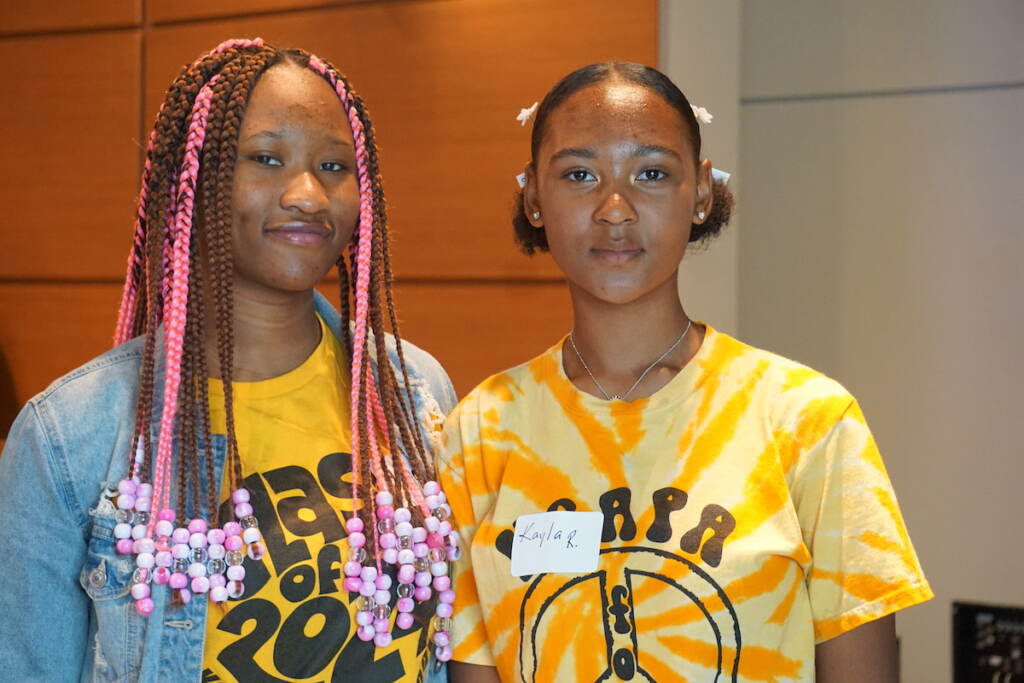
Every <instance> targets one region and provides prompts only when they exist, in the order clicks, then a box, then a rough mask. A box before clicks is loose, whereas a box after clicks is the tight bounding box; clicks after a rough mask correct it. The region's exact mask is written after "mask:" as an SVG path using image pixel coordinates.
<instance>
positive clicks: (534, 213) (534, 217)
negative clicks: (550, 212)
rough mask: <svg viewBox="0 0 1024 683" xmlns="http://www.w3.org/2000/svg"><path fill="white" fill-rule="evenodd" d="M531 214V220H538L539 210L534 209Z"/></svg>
mask: <svg viewBox="0 0 1024 683" xmlns="http://www.w3.org/2000/svg"><path fill="white" fill-rule="evenodd" d="M532 215H533V220H535V221H539V220H540V211H534V212H533V214H532Z"/></svg>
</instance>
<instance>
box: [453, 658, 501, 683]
mask: <svg viewBox="0 0 1024 683" xmlns="http://www.w3.org/2000/svg"><path fill="white" fill-rule="evenodd" d="M448 677H449V680H451V682H452V683H501V679H500V678H498V669H496V668H495V667H493V666H480V665H479V664H466V663H465V662H448Z"/></svg>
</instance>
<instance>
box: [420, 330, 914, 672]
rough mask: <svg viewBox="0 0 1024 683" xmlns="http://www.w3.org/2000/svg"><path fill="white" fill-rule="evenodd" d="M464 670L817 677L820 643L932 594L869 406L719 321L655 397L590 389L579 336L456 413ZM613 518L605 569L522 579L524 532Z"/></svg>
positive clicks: (445, 476) (450, 443)
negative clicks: (734, 334)
mask: <svg viewBox="0 0 1024 683" xmlns="http://www.w3.org/2000/svg"><path fill="white" fill-rule="evenodd" d="M445 441H446V444H445V446H444V449H443V454H442V456H441V463H440V468H441V471H442V475H441V479H442V485H443V486H444V489H445V491H446V492H447V495H448V497H449V500H450V502H451V506H452V510H453V515H454V517H455V520H456V522H457V525H458V528H459V530H460V531H461V532H462V534H463V535H464V537H465V538H466V539H468V543H469V552H468V553H466V554H465V555H464V556H463V558H462V559H461V560H460V561H459V562H458V563H457V564H456V567H455V577H456V578H455V585H456V594H457V601H456V616H455V622H454V624H453V630H452V639H453V649H454V659H455V660H456V661H462V662H469V663H474V664H483V665H491V666H496V667H497V668H498V670H499V673H500V675H501V677H502V679H503V680H505V681H596V680H634V679H635V680H656V681H660V682H661V683H666V682H667V681H690V682H698V681H699V682H704V681H807V680H813V678H814V647H815V644H816V643H820V642H821V641H824V640H827V639H829V638H833V637H835V636H838V635H840V634H842V633H844V632H846V631H849V630H850V629H852V628H854V627H856V626H858V625H860V624H863V623H865V622H867V621H871V620H873V619H877V618H879V617H881V616H884V615H886V614H889V613H891V612H893V611H895V610H898V609H901V608H904V607H908V606H910V605H913V604H915V603H918V602H922V601H924V600H927V599H928V598H930V597H931V595H932V593H931V590H930V589H929V587H928V584H927V582H926V581H925V578H924V576H923V574H922V572H921V567H920V565H919V564H918V561H917V557H916V556H915V554H914V550H913V547H912V546H911V543H910V539H909V537H908V536H907V531H906V529H905V527H904V524H903V520H902V518H901V515H900V511H899V508H898V506H897V503H896V498H895V497H894V494H893V490H892V486H891V484H890V483H889V478H888V476H887V474H886V471H885V467H884V466H883V464H882V460H881V458H880V456H879V454H878V450H877V449H876V446H875V442H874V440H873V439H872V436H871V433H870V432H869V431H868V428H867V425H866V424H865V422H864V417H863V415H862V414H861V411H860V408H859V407H858V405H857V403H856V402H855V401H854V399H853V398H852V397H851V396H850V395H849V394H848V393H847V392H846V391H845V390H844V389H843V388H842V387H841V386H839V385H838V384H837V383H836V382H834V381H832V380H829V379H828V378H826V377H824V376H822V375H821V374H819V373H817V372H815V371H813V370H810V369H808V368H806V367H804V366H802V365H799V364H797V363H794V362H792V361H788V360H786V359H784V358H781V357H779V356H776V355H774V354H771V353H768V352H765V351H761V350H758V349H755V348H752V347H750V346H747V345H745V344H742V343H740V342H738V341H736V340H735V339H733V338H731V337H729V336H727V335H725V334H722V333H718V332H715V331H714V330H713V329H711V328H710V327H708V328H707V332H706V336H705V338H704V341H703V344H702V346H701V348H700V350H699V351H698V352H697V354H696V355H695V356H694V358H693V359H692V360H691V361H690V362H689V363H688V364H687V365H686V366H685V367H684V368H683V369H682V371H681V372H679V374H678V375H677V376H676V377H674V378H673V379H672V380H671V381H670V382H669V383H668V384H667V385H665V386H664V387H663V388H662V389H660V390H659V391H657V392H656V393H655V394H654V395H653V396H651V397H650V398H645V399H639V400H635V401H630V402H623V401H604V400H600V399H598V398H595V397H593V396H591V395H589V394H586V393H583V392H581V391H579V390H578V389H576V388H575V387H574V385H573V384H572V383H571V382H570V381H569V379H568V378H567V377H566V375H565V372H564V370H563V366H562V344H561V343H559V344H558V345H556V346H554V347H553V348H551V349H550V350H548V351H547V352H546V353H544V354H543V355H541V356H539V357H537V358H535V359H533V360H532V361H530V362H528V363H526V364H524V365H521V366H519V367H516V368H513V369H512V370H509V371H507V372H504V373H502V374H499V375H495V376H493V377H491V378H490V379H488V380H487V381H485V382H484V383H483V384H481V385H480V386H479V387H477V388H476V389H475V390H474V391H473V392H472V393H471V394H470V395H469V396H467V397H466V398H465V399H464V400H463V402H462V403H461V404H460V405H459V407H458V408H456V410H455V411H454V412H453V413H452V415H451V416H450V417H449V421H448V425H447V428H446V431H445ZM549 510H577V511H596V512H601V513H603V520H604V526H603V534H602V538H601V541H602V542H601V544H600V554H599V558H598V568H597V571H595V572H592V573H585V574H555V573H546V574H538V575H535V576H525V577H516V576H512V574H511V571H510V555H511V546H512V540H513V534H514V530H513V528H514V524H515V521H516V519H517V518H518V517H519V516H520V515H524V514H532V513H538V512H545V511H549Z"/></svg>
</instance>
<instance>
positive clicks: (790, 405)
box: [708, 328, 856, 427]
mask: <svg viewBox="0 0 1024 683" xmlns="http://www.w3.org/2000/svg"><path fill="white" fill-rule="evenodd" d="M709 331H710V334H709V337H710V338H711V339H712V340H713V344H714V348H713V349H712V353H711V354H709V355H710V358H709V360H708V363H709V365H710V367H709V370H710V371H711V372H713V373H715V374H716V375H717V380H718V381H719V382H720V383H721V384H723V385H733V386H736V387H737V388H738V387H740V386H742V387H744V388H746V387H749V392H750V395H749V400H750V402H751V403H752V404H753V405H760V406H761V408H762V409H763V410H765V411H766V413H767V414H768V417H770V419H771V422H772V423H773V424H774V425H775V426H776V427H785V426H787V425H792V424H794V423H796V422H800V423H805V422H806V421H807V420H808V419H814V420H816V421H821V420H825V421H832V422H835V421H838V420H839V419H841V417H842V415H843V414H844V413H845V412H846V411H847V410H848V409H849V408H850V406H851V405H854V404H855V403H856V400H855V399H854V398H853V396H852V395H851V394H850V392H849V391H847V389H846V387H844V386H843V385H842V384H840V383H839V382H837V381H836V380H834V379H832V378H831V377H828V376H827V375H825V374H824V373H822V372H820V371H818V370H815V369H814V368H811V367H808V366H807V365H804V364H803V363H800V362H798V361H795V360H792V359H790V358H787V357H785V356H782V355H780V354H778V353H774V352H772V351H768V350H765V349H761V348H757V347H755V346H751V345H749V344H746V343H744V342H742V341H739V340H738V339H735V338H734V337H731V336H729V335H727V334H724V333H722V332H716V331H713V330H711V328H709Z"/></svg>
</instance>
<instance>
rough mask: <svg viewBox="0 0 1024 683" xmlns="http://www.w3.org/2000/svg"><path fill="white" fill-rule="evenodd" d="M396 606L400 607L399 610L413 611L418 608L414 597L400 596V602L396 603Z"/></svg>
mask: <svg viewBox="0 0 1024 683" xmlns="http://www.w3.org/2000/svg"><path fill="white" fill-rule="evenodd" d="M395 607H397V608H398V611H399V612H411V611H413V610H414V609H416V601H414V600H413V599H412V598H398V602H397V603H395Z"/></svg>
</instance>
